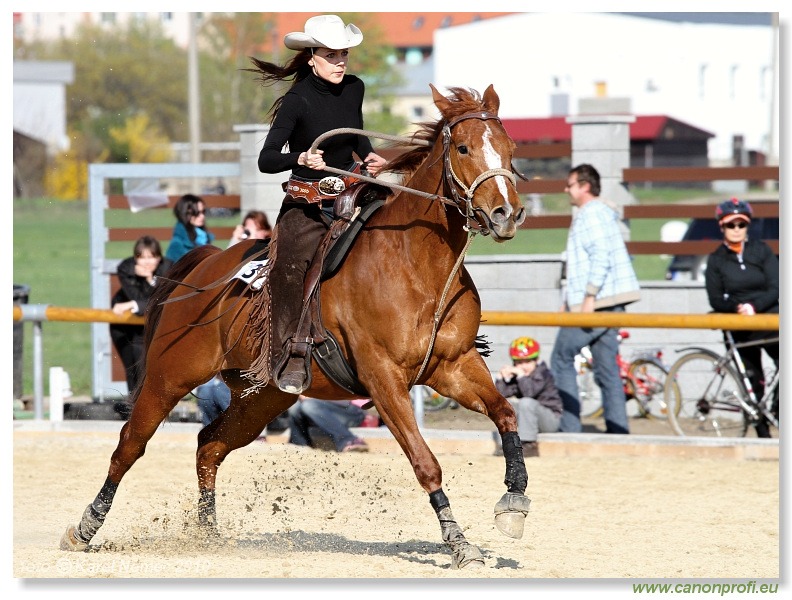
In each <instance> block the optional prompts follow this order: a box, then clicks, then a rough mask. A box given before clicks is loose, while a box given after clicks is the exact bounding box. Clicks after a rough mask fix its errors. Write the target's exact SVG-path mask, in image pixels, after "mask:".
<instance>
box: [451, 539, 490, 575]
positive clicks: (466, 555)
mask: <svg viewBox="0 0 792 600" xmlns="http://www.w3.org/2000/svg"><path fill="white" fill-rule="evenodd" d="M483 566H484V557H483V556H482V555H481V551H480V550H479V549H478V548H476V547H475V546H473V545H472V544H465V545H464V546H462V547H460V548H457V549H456V550H454V553H453V564H452V567H453V568H454V569H468V568H470V569H477V568H479V567H483Z"/></svg>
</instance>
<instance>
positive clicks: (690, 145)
mask: <svg viewBox="0 0 792 600" xmlns="http://www.w3.org/2000/svg"><path fill="white" fill-rule="evenodd" d="M503 126H504V127H505V128H506V131H507V132H508V133H509V135H510V136H511V137H512V139H514V141H515V142H517V143H518V144H550V143H559V142H569V141H571V139H572V126H571V125H570V124H569V123H567V122H566V117H548V118H539V119H503ZM713 137H715V134H713V133H710V132H709V131H704V130H703V129H699V128H698V127H694V126H693V125H689V124H687V123H683V122H682V121H679V120H677V119H674V118H672V117H668V116H665V115H645V116H636V117H635V122H634V123H631V124H630V166H631V167H681V166H684V167H706V166H709V162H708V159H707V142H708V140H709V139H711V138H713Z"/></svg>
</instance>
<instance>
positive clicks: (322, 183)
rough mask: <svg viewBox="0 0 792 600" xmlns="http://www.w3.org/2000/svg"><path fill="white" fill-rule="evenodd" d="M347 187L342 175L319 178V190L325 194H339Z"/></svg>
mask: <svg viewBox="0 0 792 600" xmlns="http://www.w3.org/2000/svg"><path fill="white" fill-rule="evenodd" d="M345 189H346V184H345V183H344V180H343V179H341V178H340V177H325V178H323V179H320V180H319V192H320V193H322V194H324V195H325V196H338V194H340V193H341V192H343V191H344V190H345Z"/></svg>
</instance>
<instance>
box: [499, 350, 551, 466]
mask: <svg viewBox="0 0 792 600" xmlns="http://www.w3.org/2000/svg"><path fill="white" fill-rule="evenodd" d="M509 356H510V357H511V359H512V363H511V364H509V365H506V366H504V367H503V368H502V369H501V370H500V372H499V373H498V377H497V378H496V379H495V387H497V388H498V391H499V392H500V393H501V394H503V395H504V396H505V397H506V399H507V400H508V401H509V402H510V403H511V404H512V406H514V408H515V410H516V411H517V433H518V434H519V436H520V441H521V442H522V450H523V456H524V457H526V458H528V457H534V456H539V444H538V442H537V440H538V435H539V433H554V432H556V431H558V427H559V425H560V423H561V414H562V413H563V412H564V407H563V403H562V402H561V396H560V395H559V394H558V389H557V388H556V385H555V379H554V378H553V374H552V373H551V372H550V369H549V368H548V366H547V365H546V364H545V362H544V361H541V362H540V361H539V342H537V341H536V340H535V339H533V338H531V337H519V338H517V339H516V340H514V341H513V342H512V343H511V345H510V346H509ZM499 442H500V436H499V435H497V432H496V436H495V443H496V448H495V454H496V455H497V456H502V455H503V448H502V446H501V444H500V443H499Z"/></svg>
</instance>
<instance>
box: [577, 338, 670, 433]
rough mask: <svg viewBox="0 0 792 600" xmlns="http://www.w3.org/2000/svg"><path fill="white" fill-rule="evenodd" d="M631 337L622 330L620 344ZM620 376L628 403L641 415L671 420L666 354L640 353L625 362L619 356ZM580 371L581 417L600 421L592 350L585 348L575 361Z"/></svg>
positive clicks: (655, 352)
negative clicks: (667, 401)
mask: <svg viewBox="0 0 792 600" xmlns="http://www.w3.org/2000/svg"><path fill="white" fill-rule="evenodd" d="M629 337H630V332H629V331H627V330H626V329H620V330H619V333H618V336H617V339H618V340H619V343H621V342H622V340H625V339H627V338H629ZM616 363H617V364H618V365H619V374H620V376H621V379H622V383H623V385H624V395H625V397H626V399H627V401H628V402H629V401H630V400H635V401H636V403H637V405H638V413H639V414H640V415H641V416H642V417H648V418H650V419H658V420H663V421H664V420H666V419H668V409H667V404H666V399H665V397H664V389H665V384H666V380H667V376H668V368H667V367H666V365H665V364H664V363H663V352H662V351H661V350H659V349H654V350H649V351H644V352H640V353H638V354H637V355H635V356H634V357H633V358H632V360H629V361H628V360H626V359H625V358H624V357H623V356H622V355H621V352H619V353H618V354H617V355H616ZM575 368H576V370H577V373H578V376H577V383H578V395H579V397H580V416H581V417H599V416H601V415H602V413H603V410H604V409H603V407H602V392H601V391H600V388H599V386H598V385H597V383H596V382H595V381H594V372H593V370H592V356H591V350H589V348H588V346H586V347H585V348H583V349H582V350H581V351H580V353H579V354H578V355H577V356H576V357H575Z"/></svg>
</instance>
